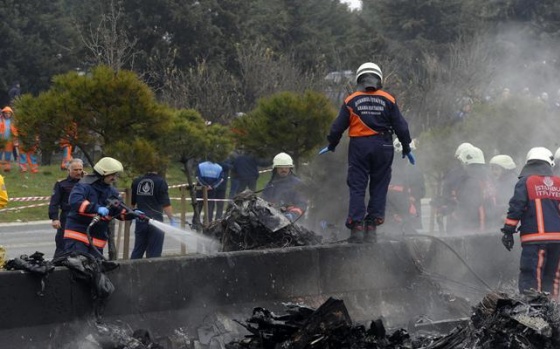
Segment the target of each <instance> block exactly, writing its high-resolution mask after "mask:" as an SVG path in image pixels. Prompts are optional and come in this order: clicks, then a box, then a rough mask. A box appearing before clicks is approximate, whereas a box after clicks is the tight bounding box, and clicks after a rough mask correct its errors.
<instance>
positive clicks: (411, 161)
mask: <svg viewBox="0 0 560 349" xmlns="http://www.w3.org/2000/svg"><path fill="white" fill-rule="evenodd" d="M405 156H406V157H407V158H408V162H410V164H411V165H414V164H415V163H416V158H415V157H414V154H413V153H412V152H411V151H410V152H408V153H407V154H405V153H403V156H402V157H403V159H404V157H405Z"/></svg>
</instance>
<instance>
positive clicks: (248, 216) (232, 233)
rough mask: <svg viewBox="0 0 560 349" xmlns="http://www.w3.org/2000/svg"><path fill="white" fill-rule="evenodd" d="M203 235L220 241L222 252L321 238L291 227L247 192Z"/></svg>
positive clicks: (276, 211) (309, 242)
mask: <svg viewBox="0 0 560 349" xmlns="http://www.w3.org/2000/svg"><path fill="white" fill-rule="evenodd" d="M204 234H206V235H210V236H212V237H213V238H216V239H219V240H220V241H221V243H222V251H239V250H254V249H266V248H280V247H288V246H306V245H316V244H319V243H321V236H319V235H317V234H315V233H314V232H313V231H310V230H308V229H306V228H304V227H302V226H300V225H297V224H295V223H292V222H291V221H290V220H289V219H288V218H286V217H285V216H284V215H283V214H282V212H281V211H280V210H279V209H277V208H276V207H274V206H273V205H272V204H270V203H269V202H267V201H266V200H263V199H261V198H260V197H257V196H256V195H255V193H254V192H252V191H250V190H246V191H244V192H242V193H240V194H238V195H237V196H235V197H234V198H233V203H232V204H231V205H230V206H229V207H228V209H227V211H226V213H225V216H224V218H223V219H221V220H218V221H215V222H213V224H211V225H210V226H209V227H208V228H207V229H205V231H204Z"/></svg>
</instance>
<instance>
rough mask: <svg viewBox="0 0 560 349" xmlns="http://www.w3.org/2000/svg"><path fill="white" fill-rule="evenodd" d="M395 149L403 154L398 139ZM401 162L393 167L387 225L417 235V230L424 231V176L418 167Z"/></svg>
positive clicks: (395, 142) (413, 145)
mask: <svg viewBox="0 0 560 349" xmlns="http://www.w3.org/2000/svg"><path fill="white" fill-rule="evenodd" d="M415 143H416V142H415V141H414V140H412V142H411V143H410V149H411V150H416V144H415ZM393 147H394V148H395V153H396V154H401V152H402V145H401V143H400V142H399V140H398V139H395V140H394V141H393ZM397 156H398V155H397ZM399 160H401V161H395V162H393V166H392V174H391V182H390V183H389V191H388V192H387V219H386V220H385V224H386V225H387V226H393V227H397V228H398V229H400V230H402V231H403V232H404V233H416V232H417V230H416V229H422V206H421V204H422V203H421V199H422V198H423V197H424V196H425V194H426V185H425V182H424V175H423V174H422V172H421V171H420V170H419V168H418V166H411V165H410V164H409V163H407V162H406V161H403V160H402V159H399Z"/></svg>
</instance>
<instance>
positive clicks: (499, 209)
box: [489, 154, 518, 228]
mask: <svg viewBox="0 0 560 349" xmlns="http://www.w3.org/2000/svg"><path fill="white" fill-rule="evenodd" d="M489 164H490V172H491V173H492V177H493V179H494V187H495V188H496V213H497V215H499V216H496V218H495V220H494V219H493V221H496V222H498V223H497V224H498V226H497V228H499V227H500V224H501V222H503V221H504V219H505V215H504V214H505V213H506V212H507V208H508V203H509V199H510V198H511V194H512V192H513V188H514V187H515V183H517V179H518V178H517V176H518V173H517V171H516V169H517V165H516V164H515V161H513V159H512V158H511V156H509V155H504V154H500V155H496V156H494V157H493V158H492V159H490V162H489Z"/></svg>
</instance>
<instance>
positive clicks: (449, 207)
mask: <svg viewBox="0 0 560 349" xmlns="http://www.w3.org/2000/svg"><path fill="white" fill-rule="evenodd" d="M472 147H474V146H473V145H472V144H471V143H468V142H464V143H461V144H459V146H457V148H456V149H455V159H456V160H457V161H456V162H455V163H454V164H453V165H452V166H451V168H450V169H449V170H448V171H447V172H446V173H445V175H444V176H443V178H442V182H441V194H440V195H439V196H437V197H436V199H435V200H432V201H431V202H430V205H431V206H432V207H433V208H434V210H435V212H436V221H437V223H438V226H439V227H440V231H446V232H453V231H454V230H456V228H457V227H458V224H457V222H456V219H455V217H454V215H453V212H454V211H455V207H456V206H457V189H458V187H459V186H460V184H461V183H462V182H463V181H464V180H465V178H466V176H467V173H466V172H465V164H464V163H463V161H461V159H460V155H461V153H462V152H463V151H464V150H466V149H469V148H472ZM444 217H446V218H447V222H446V223H447V224H446V226H444V223H443V218H444Z"/></svg>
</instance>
